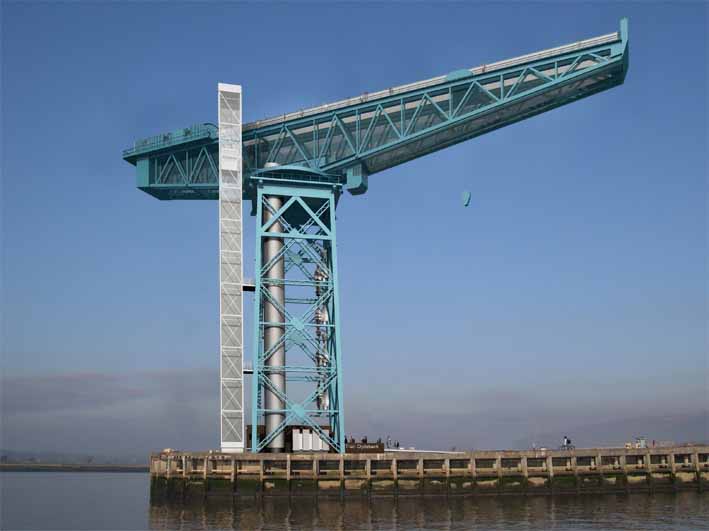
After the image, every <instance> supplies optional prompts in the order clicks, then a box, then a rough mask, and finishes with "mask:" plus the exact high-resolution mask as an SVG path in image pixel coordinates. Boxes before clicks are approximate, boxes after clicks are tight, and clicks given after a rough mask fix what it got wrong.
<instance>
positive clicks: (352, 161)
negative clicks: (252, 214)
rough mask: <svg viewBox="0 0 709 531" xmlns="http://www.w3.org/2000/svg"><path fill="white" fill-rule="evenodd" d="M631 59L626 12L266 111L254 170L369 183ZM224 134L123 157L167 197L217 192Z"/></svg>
mask: <svg viewBox="0 0 709 531" xmlns="http://www.w3.org/2000/svg"><path fill="white" fill-rule="evenodd" d="M628 59H629V51H628V26H627V20H626V19H622V20H621V22H620V30H619V31H617V32H614V33H610V34H606V35H602V36H599V37H595V38H591V39H587V40H583V41H579V42H575V43H572V44H568V45H565V46H559V47H557V48H552V49H548V50H543V51H540V52H536V53H531V54H528V55H524V56H521V57H516V58H513V59H507V60H504V61H499V62H497V63H492V64H488V65H482V66H478V67H475V68H470V69H464V70H457V71H455V72H451V73H450V74H448V75H445V76H439V77H436V78H432V79H428V80H424V81H419V82H416V83H411V84H408V85H402V86H399V87H393V88H390V89H387V90H383V91H380V92H376V93H372V94H363V95H361V96H358V97H355V98H349V99H346V100H341V101H338V102H334V103H330V104H326V105H321V106H318V107H313V108H310V109H305V110H302V111H298V112H293V113H289V114H285V115H282V116H278V117H274V118H268V119H264V120H258V121H256V122H252V123H248V124H245V125H244V126H243V136H242V141H243V162H244V173H245V174H246V176H247V177H248V176H249V175H251V174H253V173H255V172H258V171H259V170H261V169H263V168H264V167H267V166H269V165H274V164H277V165H281V166H285V165H291V166H292V165H296V166H302V167H304V168H307V169H309V170H314V171H318V172H324V173H327V174H330V175H333V176H335V177H336V178H339V179H340V180H341V182H342V183H343V184H344V185H345V187H346V188H347V189H349V190H350V191H351V192H352V193H354V194H358V193H363V192H364V191H366V189H367V177H368V176H369V175H371V174H374V173H377V172H380V171H382V170H385V169H387V168H391V167H392V166H396V165H398V164H401V163H403V162H406V161H409V160H412V159H415V158H418V157H421V156H424V155H426V154H428V153H431V152H433V151H437V150H439V149H443V148H445V147H448V146H450V145H453V144H457V143H459V142H463V141H465V140H469V139H471V138H474V137H476V136H479V135H482V134H485V133H487V132H490V131H493V130H495V129H498V128H500V127H504V126H506V125H510V124H512V123H515V122H518V121H520V120H524V119H525V118H529V117H532V116H535V115H537V114H540V113H542V112H545V111H549V110H551V109H554V108H556V107H560V106H562V105H566V104H568V103H571V102H573V101H576V100H578V99H581V98H584V97H587V96H590V95H592V94H596V93H598V92H601V91H604V90H607V89H609V88H612V87H614V86H616V85H620V84H622V83H623V81H624V79H625V74H626V72H627V69H628ZM218 141H219V132H218V130H217V128H216V126H214V125H211V124H199V125H195V126H191V127H188V128H185V129H181V130H178V131H175V132H172V133H167V134H163V135H158V136H154V137H150V138H147V139H144V140H139V141H137V142H135V144H134V146H133V147H132V148H129V149H127V150H125V151H124V153H123V158H124V159H125V160H127V161H128V162H130V163H132V164H135V165H136V166H137V185H138V187H139V188H141V189H142V190H144V191H146V192H148V193H150V194H151V195H154V196H155V197H157V198H159V199H216V198H217V197H218V193H219V187H218V175H217V173H218V172H217V167H218V163H217V158H218V149H219V144H218ZM247 181H248V178H247V179H245V187H244V195H245V197H249V196H250V192H251V191H252V188H251V187H250V186H248V182H247Z"/></svg>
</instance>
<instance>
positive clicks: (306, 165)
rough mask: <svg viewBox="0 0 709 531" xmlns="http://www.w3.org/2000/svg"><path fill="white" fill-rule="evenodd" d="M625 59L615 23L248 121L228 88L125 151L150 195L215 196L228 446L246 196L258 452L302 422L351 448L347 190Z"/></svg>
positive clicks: (525, 113)
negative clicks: (345, 379)
mask: <svg viewBox="0 0 709 531" xmlns="http://www.w3.org/2000/svg"><path fill="white" fill-rule="evenodd" d="M628 61H629V48H628V24H627V20H626V19H622V20H621V22H620V31H618V32H615V33H610V34H607V35H602V36H599V37H595V38H592V39H587V40H584V41H579V42H576V43H573V44H569V45H565V46H560V47H557V48H552V49H549V50H544V51H541V52H536V53H532V54H528V55H524V56H521V57H516V58H513V59H508V60H504V61H500V62H497V63H492V64H487V65H482V66H479V67H476V68H471V69H465V70H457V71H454V72H451V73H450V74H448V75H445V76H440V77H436V78H432V79H428V80H425V81H419V82H416V83H411V84H408V85H403V86H399V87H393V88H390V89H387V90H383V91H380V92H376V93H371V94H365V95H362V96H359V97H355V98H350V99H346V100H342V101H338V102H335V103H330V104H327V105H321V106H319V107H314V108H311V109H307V110H303V111H299V112H295V113H290V114H284V115H280V116H278V117H274V118H270V119H265V120H259V121H256V122H253V123H248V124H244V125H243V127H242V125H241V96H242V94H241V88H240V87H239V86H235V85H225V84H220V85H219V127H216V126H214V125H211V124H198V125H194V126H191V127H188V128H185V129H181V130H178V131H174V132H172V133H167V134H164V135H158V136H155V137H151V138H148V139H145V140H140V141H137V142H135V144H134V146H133V147H132V148H130V149H127V150H125V151H124V154H123V158H124V159H125V160H127V161H128V162H130V163H132V164H134V165H135V166H136V168H137V183H136V184H137V187H138V188H140V189H141V190H143V191H145V192H147V193H149V194H151V195H153V196H154V197H157V198H158V199H163V200H166V199H219V201H220V203H219V204H220V207H219V213H220V214H219V215H220V292H221V303H220V322H221V333H220V338H221V339H220V342H221V354H220V355H221V419H222V420H221V426H222V430H221V433H222V450H224V451H241V450H242V449H243V448H244V442H245V441H244V414H243V413H244V407H243V404H244V401H243V355H242V353H243V341H242V338H243V332H242V327H243V322H242V314H243V304H242V290H243V289H244V286H245V284H244V282H243V278H242V274H243V271H242V255H241V240H242V224H241V201H242V200H243V199H249V200H250V201H251V206H252V208H251V214H252V215H255V216H257V229H256V250H255V252H256V264H255V271H256V274H255V277H256V278H255V293H256V297H255V302H256V304H255V305H254V306H255V315H254V318H255V323H254V337H253V340H254V344H253V348H254V356H253V358H254V366H253V384H254V385H253V386H252V389H253V391H252V397H251V421H252V422H251V424H252V432H251V450H252V451H254V452H259V451H266V450H268V451H283V449H284V448H285V441H284V433H285V429H286V426H287V425H289V424H293V423H297V424H300V425H306V426H309V427H310V428H311V429H312V431H313V432H314V433H316V434H317V435H318V436H319V437H320V439H321V440H322V441H323V442H325V443H326V444H327V445H329V447H330V448H331V449H332V450H334V451H337V452H343V451H344V415H343V402H342V370H341V357H342V350H341V345H340V321H341V315H340V311H339V306H338V304H339V300H338V278H337V256H336V255H337V240H336V227H335V208H336V205H337V202H338V200H339V198H340V195H341V192H342V191H343V190H348V191H349V192H350V193H352V194H353V195H359V194H363V193H365V192H366V191H367V188H368V178H369V176H370V175H372V174H374V173H377V172H380V171H382V170H385V169H387V168H390V167H392V166H396V165H398V164H401V163H403V162H406V161H409V160H412V159H415V158H418V157H421V156H423V155H426V154H428V153H431V152H433V151H437V150H439V149H443V148H445V147H447V146H450V145H453V144H456V143H459V142H462V141H464V140H468V139H471V138H474V137H476V136H479V135H482V134H485V133H487V132H490V131H493V130H495V129H498V128H500V127H504V126H506V125H510V124H513V123H515V122H518V121H521V120H524V119H526V118H530V117H532V116H535V115H537V114H540V113H542V112H545V111H549V110H552V109H555V108H557V107H560V106H562V105H565V104H568V103H571V102H573V101H576V100H578V99H581V98H585V97H587V96H590V95H592V94H596V93H598V92H601V91H604V90H607V89H610V88H612V87H614V86H617V85H620V84H622V83H623V81H624V80H625V75H626V72H627V70H628ZM237 101H238V109H237V103H236V102H237ZM239 154H240V155H241V156H239ZM242 171H243V176H242ZM242 177H243V178H242ZM299 393H300V394H299ZM296 395H297V397H296ZM259 424H265V427H266V431H265V435H264V436H259V432H258V429H257V426H258V425H259Z"/></svg>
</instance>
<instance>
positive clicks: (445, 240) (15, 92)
mask: <svg viewBox="0 0 709 531" xmlns="http://www.w3.org/2000/svg"><path fill="white" fill-rule="evenodd" d="M622 16H628V17H629V20H630V42H631V65H630V71H629V74H628V76H627V79H626V82H625V84H624V85H623V86H621V87H618V88H615V89H613V90H610V91H608V92H605V93H603V94H600V95H596V96H594V97H592V98H589V99H586V100H583V101H580V102H577V103H574V104H572V105H570V106H566V107H562V108H560V109H557V110H555V111H552V112H550V113H547V114H545V115H542V116H539V117H535V118H533V119H531V120H527V121H524V122H522V123H519V124H516V125H513V126H510V127H508V128H504V129H502V130H499V131H496V132H494V133H491V134H488V135H486V136H484V137H481V138H478V139H475V140H473V141H469V142H466V143H463V144H460V145H457V146H455V147H452V148H449V149H447V150H444V151H442V152H439V153H436V154H432V155H429V156H427V157H424V158H422V159H420V160H416V161H412V162H409V163H407V164H404V165H402V166H399V167H397V168H394V169H391V170H388V171H386V172H384V173H382V174H377V175H375V176H373V177H372V178H371V179H370V189H369V192H368V193H367V194H366V195H364V196H359V197H352V196H346V197H344V199H343V200H342V201H341V203H340V207H339V209H338V223H339V225H338V233H339V247H338V249H339V250H338V252H339V258H340V278H341V282H342V286H341V299H342V311H343V318H344V322H343V330H342V338H343V347H344V370H345V373H344V377H345V402H346V406H345V408H346V415H347V418H348V422H349V425H348V428H349V429H348V431H352V432H353V433H355V434H362V435H363V434H365V433H367V434H369V435H370V436H371V435H375V436H377V435H381V434H382V432H384V431H385V430H390V429H394V428H396V429H398V430H399V433H401V435H400V437H401V438H402V439H405V440H406V442H407V443H409V442H410V443H411V444H419V445H425V444H429V445H438V446H444V445H447V444H448V443H449V442H450V444H451V445H453V444H456V445H458V446H459V447H461V446H465V447H467V446H473V445H485V444H487V445H496V446H500V445H504V444H507V443H509V442H510V441H518V440H524V441H527V440H531V439H534V438H544V437H547V436H549V437H551V436H552V435H551V434H556V433H557V430H561V429H562V427H568V426H578V428H577V433H579V432H580V433H581V434H580V435H579V436H580V437H581V438H582V439H583V437H584V436H585V435H583V430H584V426H586V425H596V424H603V423H606V424H608V423H613V422H616V423H620V424H618V425H620V426H622V425H623V422H625V421H627V419H637V418H641V417H642V418H645V417H647V416H648V415H650V414H657V415H664V417H663V418H680V417H681V418H684V417H683V415H689V416H690V417H689V418H690V419H691V420H690V421H688V422H686V423H685V425H686V426H685V425H683V426H685V427H673V428H668V429H667V430H666V431H667V432H668V434H667V435H666V436H667V437H677V438H680V439H682V438H688V437H697V436H703V437H704V438H707V417H706V409H707V404H708V400H707V335H706V330H707V307H706V300H707V283H706V279H707V276H706V275H707V268H706V266H707V233H706V231H707V212H706V199H707V148H708V147H709V146H708V143H707V98H706V94H707V63H708V61H707V59H708V58H707V20H708V18H707V4H705V3H700V2H694V3H692V2H686V3H667V4H664V3H630V4H624V3H621V2H610V3H600V2H597V3H588V4H587V3H574V4H561V3H544V2H542V3H519V4H502V3H490V4H488V3H472V2H470V3H436V4H434V3H411V4H403V3H391V4H383V3H382V4H375V3H359V4H346V3H341V4H340V3H338V4H326V3H320V4H297V5H296V4H287V3H286V4H276V3H266V4H259V3H248V4H236V3H223V4H222V3H182V4H167V3H117V2H116V3H89V2H73V3H32V2H3V3H2V155H1V158H2V160H1V162H2V297H1V299H2V300H1V302H0V311H1V312H2V329H1V333H2V337H1V338H0V340H1V343H0V344H1V347H2V361H1V363H2V365H1V367H2V372H3V378H5V379H7V380H8V381H9V382H10V383H11V384H12V385H9V384H7V383H6V385H5V386H4V388H5V391H4V403H5V404H6V405H5V406H4V407H3V420H4V423H5V425H6V427H10V428H11V429H9V430H5V432H6V435H4V436H3V437H4V441H3V444H2V445H3V446H5V447H7V446H11V445H20V444H23V445H24V444H27V445H31V444H33V443H32V441H35V442H36V441H46V440H48V438H47V437H46V436H45V435H46V433H45V431H46V432H47V433H48V432H50V431H53V432H54V433H55V432H56V430H62V429H63V428H65V427H67V426H74V427H75V429H76V430H82V429H83V428H82V427H86V426H89V425H92V426H94V425H95V424H90V422H89V421H88V420H87V419H89V418H94V419H113V420H114V421H115V422H111V423H110V425H111V426H113V427H114V428H113V429H116V430H117V429H119V428H117V427H116V426H119V427H120V426H121V425H124V426H126V425H130V426H140V425H141V424H140V423H139V420H136V415H138V417H140V414H138V413H136V409H141V408H137V407H136V403H135V402H126V400H139V399H145V400H149V401H151V402H150V403H151V404H153V405H154V411H153V410H151V411H153V413H151V414H154V415H157V416H158V417H160V416H161V415H163V413H160V412H164V411H169V410H170V409H169V408H170V404H169V401H170V400H171V398H170V397H171V396H172V395H171V393H172V391H170V392H168V391H166V389H167V388H169V387H170V385H167V384H165V385H158V384H157V383H156V382H157V381H158V380H160V379H161V378H163V379H164V380H165V381H166V382H169V381H173V380H175V379H177V380H179V381H181V382H186V381H190V380H191V379H192V378H196V377H197V375H201V376H200V377H201V378H203V379H204V384H203V385H202V386H197V388H195V389H193V388H192V387H190V386H189V385H188V386H187V387H188V388H189V389H192V392H194V397H195V399H194V402H192V404H193V405H194V404H200V403H202V402H199V401H200V400H201V401H204V406H203V407H204V408H207V409H208V408H214V415H213V419H212V420H213V422H211V421H210V422H205V423H204V424H203V425H202V431H204V434H201V435H199V436H196V435H194V434H190V433H185V432H184V431H180V430H177V429H175V430H174V433H173V432H170V433H171V437H172V438H173V441H174V439H175V438H177V439H178V442H181V444H182V445H181V447H190V446H192V447H198V445H202V446H212V447H213V446H216V444H218V441H217V439H216V437H217V428H218V425H217V411H216V407H215V406H214V404H215V403H216V402H215V401H214V400H213V396H214V397H215V396H216V393H217V386H216V379H215V377H213V376H214V375H213V371H215V370H216V368H217V367H218V357H217V348H218V328H217V312H218V297H217V288H218V286H217V254H216V248H217V223H216V222H217V212H216V203H214V202H160V201H157V200H156V199H154V198H152V197H150V196H148V195H146V194H144V193H142V192H140V191H138V190H137V189H136V188H135V187H134V173H133V167H132V166H130V165H129V164H127V163H125V162H124V161H123V160H122V159H121V150H122V149H123V148H125V147H128V146H129V145H130V144H131V143H132V142H133V140H134V139H136V138H141V137H145V136H150V135H153V134H157V133H160V132H163V131H169V130H173V129H176V128H179V127H183V126H185V125H189V124H192V123H197V122H204V121H215V117H216V85H217V83H218V82H228V83H239V84H241V85H242V86H243V87H244V113H245V118H246V120H247V121H250V120H255V119H259V118H263V117H267V116H272V115H275V114H279V113H283V112H288V111H293V110H298V109H300V108H304V107H308V106H311V105H316V104H320V103H325V102H327V101H332V100H336V99H340V98H344V97H348V96H353V95H357V94H360V93H362V92H365V91H369V92H372V91H375V90H379V89H382V88H386V87H389V86H393V85H397V84H402V83H406V82H411V81H415V80H419V79H425V78H429V77H432V76H435V75H440V74H445V73H447V72H449V71H452V70H455V69H458V68H463V67H471V66H476V65H479V64H483V63H488V62H492V61H495V60H499V59H504V58H508V57H512V56H516V55H521V54H524V53H528V52H532V51H536V50H540V49H544V48H549V47H553V46H557V45H561V44H566V43H569V42H574V41H576V40H580V39H584V38H588V37H593V36H597V35H601V34H605V33H609V32H612V31H616V30H617V28H618V21H619V19H620V18H621V17H622ZM463 190H470V191H471V193H472V202H471V206H470V207H469V208H463V207H462V205H461V200H460V196H461V192H462V191H463ZM252 221H253V220H251V219H249V220H248V222H247V228H246V230H247V235H246V237H245V247H246V253H247V255H246V260H245V263H246V268H247V275H248V276H250V275H249V272H250V271H252V270H253V268H252V256H253V254H252V251H253V242H251V240H250V239H249V234H252V233H250V232H249V231H251V230H252V229H253V223H252ZM250 242H251V243H250ZM190 375H191V376H190ZM47 381H51V382H52V384H51V385H48V386H47V385H45V384H46V382H47ZM116 381H119V383H118V384H116V385H118V390H116V391H115V393H113V394H111V393H108V394H110V395H111V396H114V402H111V404H109V405H106V404H104V402H103V401H96V400H95V399H94V398H92V397H95V396H98V395H105V394H106V392H105V386H107V385H109V384H107V383H106V382H114V383H115V382H116ZM99 382H104V383H99ZM180 385H182V384H180ZM185 385H187V384H185ZM200 385H201V384H200ZM33 388H36V389H37V390H38V391H37V392H40V393H41V392H44V391H39V389H40V388H42V389H46V388H51V389H53V390H54V391H53V392H52V393H48V394H47V396H46V400H47V401H49V402H52V403H53V404H54V406H56V407H58V408H59V409H60V410H61V412H62V413H61V415H59V416H58V415H57V414H55V413H52V412H47V411H45V409H46V408H43V406H42V404H37V405H36V407H35V409H30V410H28V409H27V408H21V409H22V413H21V414H20V413H19V412H18V411H19V409H13V408H14V407H15V406H12V407H10V406H11V405H13V404H15V405H16V404H18V403H22V404H27V403H34V401H32V400H29V401H28V400H27V398H26V397H25V398H23V397H22V396H21V395H17V396H9V393H10V392H11V391H10V390H15V391H17V392H18V393H19V392H20V391H21V390H23V389H24V390H27V389H33ZM77 389H84V391H81V392H80V391H77ZM125 389H129V390H131V392H123V391H122V390H125ZM62 390H64V391H65V392H66V393H69V394H70V395H71V397H72V398H67V397H66V393H64V394H63V391H62ZM15 391H13V392H15ZM77 393H78V394H79V396H78V398H77V396H75V395H76V394H77ZM126 395H128V398H127V397H126ZM62 397H64V398H62ZM81 397H83V402H82V400H81ZM131 397H132V398H131ZM136 397H137V398H136ZM140 397H143V398H140ZM146 397H148V398H146ZM62 400H66V404H64V403H63V402H62ZM40 402H41V401H40ZM27 407H29V406H27ZM102 408H104V409H102ZM106 408H107V409H106ZM161 408H162V409H161ZM143 409H145V408H143ZM148 409H149V408H148ZM193 409H194V416H195V417H200V418H201V417H202V416H203V415H204V413H203V412H200V411H201V409H200V407H197V406H195V407H194V408H193ZM145 410H146V411H147V409H145ZM579 412H584V413H582V414H579ZM32 415H37V417H36V418H34V419H33V418H32ZM146 415H147V413H146ZM584 415H586V416H584ZM152 418H153V417H150V419H152ZM38 419H39V421H38ZM58 419H63V420H58ZM150 419H149V418H148V417H146V418H145V419H144V420H145V423H144V426H149V425H151V422H149V421H150ZM655 421H656V419H655V418H650V419H649V420H648V421H647V423H646V424H647V427H643V426H645V424H642V423H641V424H640V425H639V426H638V427H637V429H638V430H646V431H648V432H647V433H646V434H647V435H648V436H650V437H651V438H652V437H653V434H652V433H651V432H650V431H649V430H651V429H652V426H653V423H655ZM53 423H54V424H53ZM122 423H123V424H122ZM573 423H575V424H573ZM42 426H46V428H43V427H42ZM50 426H54V428H50ZM422 426H435V429H434V431H435V432H436V433H435V435H431V433H430V430H428V429H426V430H422ZM460 426H464V428H461V427H460ZM480 426H484V427H485V429H484V430H481V429H480ZM673 426H674V425H673ZM687 426H689V427H688V428H687ZM692 426H694V428H692ZM685 428H686V429H685ZM43 429H44V430H45V431H42V430H43ZM102 429H103V428H102ZM106 429H108V428H106ZM136 429H138V428H136ZM146 429H147V428H146ZM692 429H694V430H695V431H691V430H692ZM683 430H684V431H683ZM687 430H689V431H687ZM104 431H105V430H104ZM422 431H425V432H427V433H426V434H423V435H422V434H421V432H422ZM447 431H448V432H449V433H446V432H447ZM481 431H485V432H488V433H487V435H485V436H482V435H480V432H481ZM607 431H608V430H607ZM92 432H93V429H92V428H88V430H87V433H92ZM559 433H560V432H559ZM591 433H592V430H591V431H589V434H588V440H589V442H591V441H592V440H593V442H594V443H596V442H598V443H601V442H604V441H605V440H606V439H608V438H609V437H614V436H616V434H614V433H612V430H610V431H609V432H608V434H606V435H591ZM599 433H600V432H599ZM697 434H698V435H697ZM632 435H634V433H618V434H617V436H616V439H613V440H614V441H615V440H620V441H622V440H625V439H627V438H629V437H631V436H632ZM554 436H555V435H554ZM594 437H595V439H594ZM604 437H605V439H603V438H604ZM658 437H659V435H658ZM559 438H560V437H559ZM164 439H165V435H164V433H163V434H161V433H160V432H159V431H156V432H155V433H152V434H151V435H150V437H146V438H145V441H144V442H143V443H141V444H143V446H145V447H148V448H150V447H158V446H160V447H162V446H173V447H175V446H178V447H179V446H180V444H176V443H174V442H171V441H170V440H164ZM601 439H603V440H601ZM88 440H89V441H91V440H93V439H91V437H90V436H89V439H88ZM63 441H64V442H63V443H62V444H66V445H67V446H68V445H69V443H70V442H71V438H65V439H63ZM95 441H96V442H94V443H91V442H89V443H86V444H89V445H90V444H94V445H96V446H101V445H102V444H103V443H100V442H98V441H99V439H98V438H96V439H95ZM55 443H56V444H57V445H59V444H60V443H59V442H56V441H55ZM37 444H39V443H37ZM151 445H152V446H151ZM143 446H140V447H136V448H133V447H131V448H132V450H131V451H136V452H139V451H142V449H143Z"/></svg>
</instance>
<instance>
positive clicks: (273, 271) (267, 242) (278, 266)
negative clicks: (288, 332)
mask: <svg viewBox="0 0 709 531" xmlns="http://www.w3.org/2000/svg"><path fill="white" fill-rule="evenodd" d="M266 202H267V203H268V204H269V205H270V206H271V208H272V209H273V210H274V211H276V212H277V211H278V210H279V209H280V208H281V206H282V205H283V200H282V199H281V198H280V197H278V196H269V197H267V198H266ZM272 217H273V214H271V212H269V211H268V209H267V208H264V209H263V223H264V224H265V223H268V221H269V220H270V219H271V218H272ZM267 232H269V233H274V234H280V233H282V232H283V225H282V224H281V222H280V221H276V222H275V223H273V224H272V225H271V226H270V227H269V228H268V231H267ZM282 249H283V238H265V239H264V242H263V250H262V254H263V263H264V264H267V263H269V262H270V261H271V260H272V259H273V258H274V257H275V256H277V255H278V254H279V253H280V252H281V250H282ZM265 277H266V278H267V279H268V280H277V281H282V280H283V279H284V277H285V259H284V257H280V258H279V259H278V260H276V262H275V263H274V264H273V266H272V267H270V268H269V270H268V271H266V273H265ZM267 289H268V293H269V295H270V296H271V297H272V298H273V300H275V301H276V302H278V304H279V305H280V306H281V307H285V302H286V299H285V287H284V286H283V284H281V283H278V284H277V285H272V284H270V283H269V285H268V288H267ZM263 318H264V321H265V322H267V323H283V322H285V316H284V315H283V312H282V311H281V310H280V309H279V308H278V307H277V306H276V305H275V304H273V303H271V302H270V301H268V300H267V299H264V301H263ZM284 334H285V326H284V325H283V324H277V325H268V324H267V325H265V327H264V338H263V346H264V351H265V352H268V351H269V350H270V349H271V348H272V347H273V346H275V345H277V344H278V343H279V342H280V341H281V340H282V338H283V335H284ZM265 364H266V367H269V368H271V367H283V366H284V365H285V364H286V346H285V342H284V343H283V344H281V345H280V346H279V347H278V348H277V349H276V350H275V352H274V353H273V354H272V355H271V356H270V357H269V358H268V360H266V363H265ZM266 378H268V379H269V380H270V381H271V384H272V385H273V387H274V388H276V389H278V390H279V391H280V392H281V393H283V394H284V395H285V393H286V378H285V373H284V372H283V371H282V370H276V371H275V372H273V371H269V373H268V374H267V375H266ZM263 398H264V407H265V409H267V410H268V409H285V406H286V405H285V402H284V401H283V400H282V399H281V398H279V397H278V396H277V395H276V393H274V392H273V391H271V390H270V389H268V388H265V389H264V397H263ZM285 416H286V415H285V412H275V413H266V414H265V419H266V437H268V436H269V435H270V434H271V433H273V432H274V431H275V430H276V429H277V428H278V425H279V424H280V423H281V422H283V420H284V419H285ZM285 447H286V444H285V433H284V432H281V433H280V434H279V435H277V436H276V437H274V439H273V440H272V441H271V442H270V443H269V444H268V450H269V451H270V452H283V451H285Z"/></svg>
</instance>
